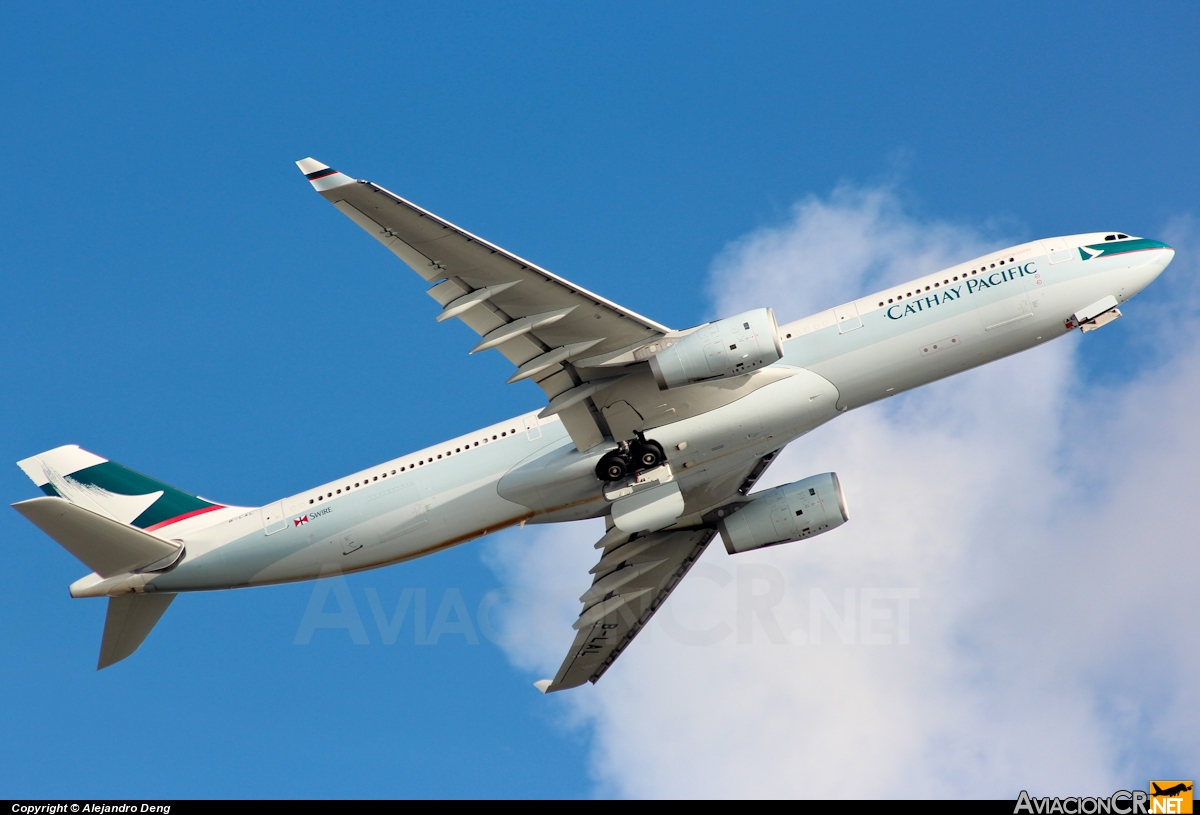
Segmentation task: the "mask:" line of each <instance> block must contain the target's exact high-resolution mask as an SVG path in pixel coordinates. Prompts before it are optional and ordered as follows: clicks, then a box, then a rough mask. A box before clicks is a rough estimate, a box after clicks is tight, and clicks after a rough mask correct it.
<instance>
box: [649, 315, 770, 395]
mask: <svg viewBox="0 0 1200 815" xmlns="http://www.w3.org/2000/svg"><path fill="white" fill-rule="evenodd" d="M782 358H783V342H782V341H781V340H780V339H779V326H778V325H777V324H776V323H775V312H773V311H771V309H769V308H758V309H755V310H754V311H747V312H744V313H742V314H738V315H737V316H735V317H726V318H725V319H724V320H717V321H716V322H715V323H708V324H707V325H703V326H701V327H700V328H698V329H696V330H695V331H693V332H692V333H691V334H687V335H685V336H683V337H681V338H680V339H679V341H678V342H676V343H675V344H674V345H672V346H671V347H670V348H666V349H663V350H662V351H659V352H658V353H657V354H655V355H654V356H653V357H651V358H650V370H651V371H653V372H654V379H655V381H656V382H658V387H659V389H661V390H666V389H667V388H678V387H680V386H681V385H690V384H692V383H693V382H703V381H704V380H705V379H724V378H726V377H730V376H738V375H740V374H744V373H748V372H750V371H753V370H755V369H756V368H761V367H763V366H764V365H770V364H771V363H772V362H777V361H778V360H780V359H782Z"/></svg>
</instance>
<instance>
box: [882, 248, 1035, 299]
mask: <svg viewBox="0 0 1200 815" xmlns="http://www.w3.org/2000/svg"><path fill="white" fill-rule="evenodd" d="M1008 262H1009V263H1012V262H1013V259H1012V258H1009V259H1008ZM998 263H999V265H1001V266H1003V265H1004V258H1001V259H1000V260H999V261H998ZM988 268H989V267H988V266H980V267H979V268H978V269H972V270H971V271H969V272H964V273H963V274H962V275H961V277H962V279H963V280H966V279H967V278H968V277H970V276H971V275H975V274H979V273H980V272H986V271H987V270H988ZM990 268H992V269H995V268H996V263H993V264H992V265H991V267H990ZM959 277H960V275H954V277H952V278H950V279H948V280H943V281H942V282H941V283H938V282H937V281H934V283H933V288H934V289H940V288H941V287H942V286H949V285H950V283H951V282H954V281H957V280H958V279H959ZM914 291H915V292H916V293H917V295H918V296H919V295H921V294H922V293H923V292H922V291H921V287H920V286H917V288H916V289H915V290H914ZM925 291H930V287H929V286H926V287H925ZM912 296H913V292H911V291H910V292H905V293H904V294H897V295H896V296H895V297H889V298H888V302H889V303H893V302H896V303H898V302H900V301H901V300H903V299H904V298H905V297H912ZM879 305H880V307H881V308H882V307H883V305H884V303H883V301H882V300H880V301H879Z"/></svg>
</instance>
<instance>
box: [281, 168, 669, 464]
mask: <svg viewBox="0 0 1200 815" xmlns="http://www.w3.org/2000/svg"><path fill="white" fill-rule="evenodd" d="M297 164H298V165H299V166H300V168H301V170H302V171H306V174H307V175H313V174H314V173H316V172H319V173H320V174H321V175H320V177H319V178H310V181H311V182H312V184H313V187H314V188H315V189H316V190H317V191H318V192H320V193H321V195H322V196H323V197H324V198H325V199H326V200H328V201H330V202H331V203H332V204H333V205H334V206H336V207H337V208H338V209H339V210H340V211H341V212H342V213H343V214H344V215H346V216H347V217H348V218H350V220H352V221H354V223H356V224H358V226H359V227H361V228H362V229H363V230H365V231H366V232H367V233H368V234H370V235H371V236H372V237H373V238H375V239H376V240H378V241H379V242H380V243H382V244H383V245H384V246H386V247H387V248H388V249H389V250H390V251H391V252H392V253H393V254H395V255H396V256H397V257H399V258H400V259H401V260H403V261H404V262H405V263H406V264H408V266H410V267H411V268H412V269H413V270H414V271H415V272H416V273H417V274H419V275H420V276H421V277H422V278H423V279H424V280H426V281H428V282H430V283H433V284H434V285H433V286H432V287H431V288H430V289H429V294H430V296H431V297H433V298H434V299H435V300H437V302H438V303H439V305H441V306H442V307H443V311H442V313H441V314H440V315H438V317H437V319H438V320H439V321H443V320H447V319H449V318H451V317H457V318H458V319H459V320H461V321H462V322H463V323H464V324H466V325H467V326H468V327H469V328H471V329H472V330H473V331H475V332H476V333H477V334H479V335H480V337H485V338H486V337H487V336H488V335H489V334H491V335H492V337H491V339H484V340H482V341H481V342H480V343H479V344H478V345H476V347H475V349H474V350H475V351H482V350H488V349H489V348H493V347H494V348H496V349H497V350H498V351H500V353H501V354H503V355H504V357H505V358H506V359H508V360H509V361H510V362H512V363H513V364H514V365H515V366H517V367H518V373H519V374H521V375H519V376H514V377H513V378H510V379H509V382H519V381H521V380H523V379H533V380H534V381H536V382H537V384H538V386H539V387H541V388H542V390H543V391H545V393H546V396H547V398H548V399H553V398H554V397H556V396H558V395H559V394H561V393H564V392H565V391H568V390H571V389H572V388H574V387H576V386H578V385H580V384H583V383H584V382H585V381H587V380H589V379H594V378H597V377H598V376H603V372H596V371H586V370H581V369H580V368H578V367H577V366H575V365H574V364H573V362H572V360H573V359H574V358H576V357H577V356H578V355H579V354H581V353H582V352H583V351H584V350H589V351H590V352H591V353H592V355H593V356H595V355H602V356H604V355H609V356H611V355H613V354H614V353H616V352H619V351H621V350H623V349H625V350H628V349H630V348H638V347H641V346H642V345H645V344H647V343H649V342H652V341H653V340H655V339H657V338H659V337H661V336H663V335H665V334H669V333H671V331H670V329H668V328H667V327H666V326H663V325H660V324H658V323H656V322H654V321H653V320H649V319H647V318H646V317H643V316H641V315H640V314H637V313H635V312H632V311H630V310H629V309H626V308H622V307H621V306H619V305H617V304H616V303H613V302H612V301H610V300H607V299H605V298H603V297H600V296H599V295H597V294H594V293H592V292H590V291H588V290H587V289H584V288H581V287H579V286H576V285H575V284H573V283H571V282H570V281H568V280H565V279H563V278H561V277H558V276H557V275H555V274H552V273H551V272H548V271H546V270H545V269H542V268H541V267H539V266H536V265H534V264H532V263H530V262H529V261H527V260H525V259H523V258H521V257H519V256H517V255H514V254H512V253H511V252H508V251H505V250H504V249H501V248H500V247H499V246H496V245H495V244H492V243H489V242H488V241H485V240H483V239H482V238H479V237H478V236H476V235H473V234H471V233H470V232H467V231H466V230H464V229H462V228H461V227H458V226H455V225H454V224H452V223H450V222H449V221H446V220H444V219H442V218H439V217H438V216H436V215H434V214H433V213H431V212H428V211H426V210H424V209H421V208H420V207H418V206H417V205H415V204H413V203H411V202H409V201H406V200H405V199H403V198H401V197H400V196H398V195H396V194H395V193H393V192H390V191H388V190H386V189H384V188H383V187H380V186H379V185H377V184H372V183H371V182H369V181H355V180H354V179H351V178H349V177H348V176H345V175H343V174H342V173H337V172H335V171H333V170H330V169H329V168H328V167H327V166H326V165H324V164H322V163H321V162H318V161H316V160H314V159H311V158H309V159H303V160H301V161H299V162H297ZM312 168H318V169H317V170H315V171H314V170H312ZM517 283H520V284H521V285H516V284H517ZM481 291H484V292H486V293H484V294H480V293H479V292H481ZM547 314H554V315H556V316H555V319H553V320H540V319H538V318H539V317H540V316H545V315H547ZM527 319H529V321H530V322H529V323H522V321H523V320H527ZM531 323H532V325H531ZM507 326H512V328H506V327H507ZM567 349H570V350H567ZM576 349H578V350H576ZM538 358H541V360H542V361H541V362H539V363H538V364H537V365H534V366H531V367H530V368H529V369H524V370H522V369H521V366H523V365H525V364H526V363H529V362H530V361H532V360H535V359H538ZM585 407H586V405H585ZM571 412H572V414H573V417H572V419H571V421H569V422H567V421H564V424H565V425H566V426H567V427H568V429H569V432H570V433H571V437H572V439H573V440H574V441H575V443H576V446H578V447H579V449H581V450H586V449H589V446H594V445H595V444H596V443H598V442H599V441H600V440H601V439H603V436H604V433H603V432H602V431H601V429H600V427H601V425H600V424H598V423H597V420H596V418H595V415H594V414H593V413H592V412H591V409H588V410H582V411H581V410H578V409H577V410H573V411H571ZM585 445H586V446H585Z"/></svg>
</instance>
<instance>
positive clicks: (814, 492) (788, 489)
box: [717, 473, 850, 555]
mask: <svg viewBox="0 0 1200 815" xmlns="http://www.w3.org/2000/svg"><path fill="white" fill-rule="evenodd" d="M751 498H752V500H751V501H750V503H749V504H747V505H745V506H743V507H742V508H741V509H739V510H738V511H736V512H734V513H733V514H732V515H728V516H726V517H725V518H722V519H721V521H720V523H718V525H717V528H718V529H720V530H721V540H723V541H724V542H725V550H726V551H728V552H729V554H731V555H732V554H735V553H737V552H749V551H751V550H752V549H762V548H763V547H764V546H775V545H776V544H780V543H789V542H791V541H798V540H804V539H805V538H811V537H813V536H814V535H820V534H821V533H822V532H828V531H829V530H830V529H836V528H837V527H839V526H841V525H842V524H844V523H845V522H846V521H848V520H849V519H850V515H849V514H848V513H847V512H846V496H844V495H843V494H842V485H841V484H840V483H839V482H838V477H837V473H822V474H821V475H813V476H809V477H808V478H806V479H804V480H803V481H796V482H794V483H792V484H784V485H783V486H782V487H775V488H774V489H771V490H765V491H763V492H760V493H759V494H758V495H754V496H751Z"/></svg>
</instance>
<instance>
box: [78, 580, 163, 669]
mask: <svg viewBox="0 0 1200 815" xmlns="http://www.w3.org/2000/svg"><path fill="white" fill-rule="evenodd" d="M174 599H175V595H174V594H121V595H118V596H116V597H110V598H108V616H107V617H105V618H104V639H103V640H101V641H100V660H99V662H97V663H96V670H97V671H99V670H102V669H104V668H107V667H108V666H109V665H112V664H113V663H114V662H120V661H121V660H123V659H124V658H125V657H127V656H129V655H130V654H132V653H133V652H134V651H136V650H137V649H138V646H139V645H141V644H142V642H143V641H144V640H145V639H146V635H147V634H149V633H150V629H152V628H154V624H155V623H157V622H158V620H159V618H160V617H162V615H163V612H164V611H166V610H167V606H169V605H171V601H172V600H174Z"/></svg>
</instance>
